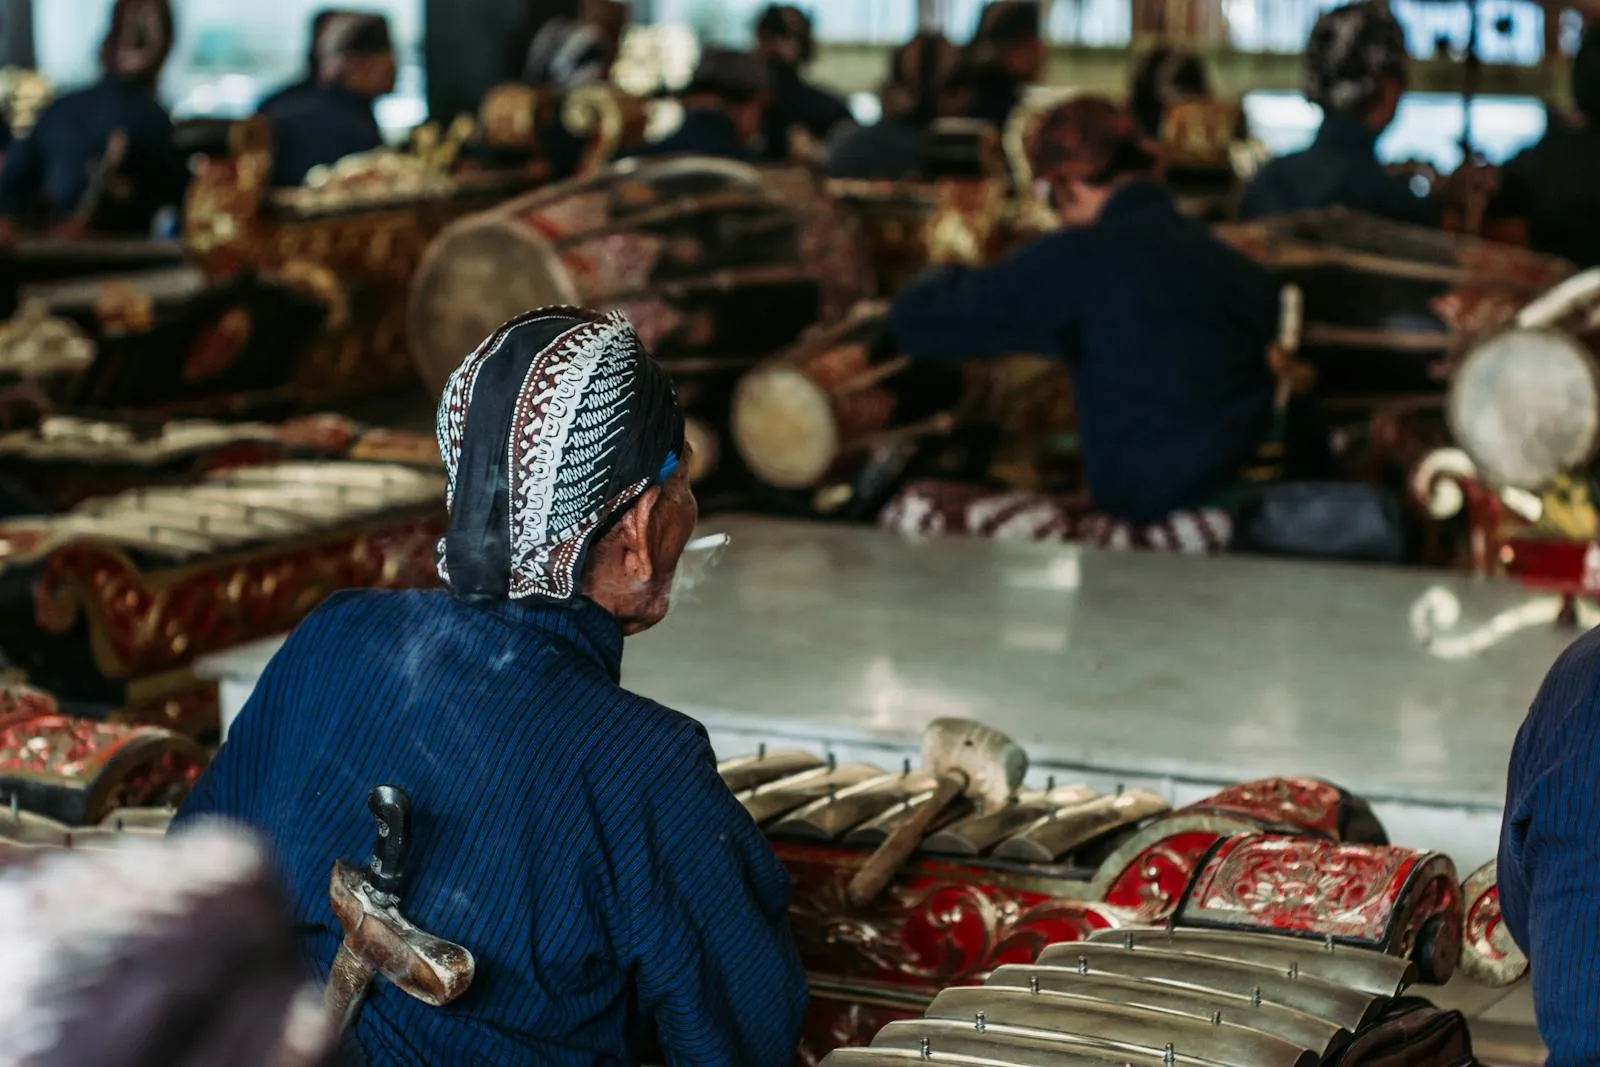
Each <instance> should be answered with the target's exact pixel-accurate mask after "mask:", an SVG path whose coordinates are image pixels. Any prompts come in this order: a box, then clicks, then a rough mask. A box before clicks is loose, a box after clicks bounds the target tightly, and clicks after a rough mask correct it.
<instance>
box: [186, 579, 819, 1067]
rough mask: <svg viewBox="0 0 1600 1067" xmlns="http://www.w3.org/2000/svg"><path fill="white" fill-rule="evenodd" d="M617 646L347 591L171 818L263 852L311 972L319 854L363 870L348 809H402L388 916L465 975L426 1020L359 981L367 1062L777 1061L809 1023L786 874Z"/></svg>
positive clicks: (539, 626)
mask: <svg viewBox="0 0 1600 1067" xmlns="http://www.w3.org/2000/svg"><path fill="white" fill-rule="evenodd" d="M621 663H622V632H621V629H620V628H619V626H618V625H617V623H616V621H615V620H614V619H613V618H612V617H611V616H610V615H608V614H606V613H605V612H604V611H602V610H601V609H600V608H598V607H596V606H595V605H594V604H593V603H591V602H589V601H587V600H580V601H578V602H576V603H575V604H574V605H573V606H571V607H528V606H524V605H519V604H515V603H511V602H501V603H494V604H481V605H480V604H472V603H468V602H466V601H464V600H461V599H459V598H457V597H454V596H452V595H450V594H449V593H448V592H445V591H442V590H432V591H412V592H358V593H342V594H338V595H336V596H334V597H333V598H331V599H329V600H328V601H327V602H326V603H325V604H324V605H323V606H322V607H321V608H319V609H318V610H317V611H316V612H314V613H313V614H312V615H311V616H310V617H309V618H308V619H306V621H305V622H304V623H302V624H301V625H300V627H299V628H298V629H296V630H295V632H294V633H293V634H292V635H291V636H290V638H289V640H288V643H287V644H285V645H284V647H283V649H282V651H280V652H279V653H278V655H277V656H276V657H275V658H274V659H273V661H272V663H271V664H270V665H269V666H268V667H267V670H266V672H265V674H263V675H262V677H261V680H260V683H259V684H258V685H257V688H256V691H255V693H254V695H253V696H252V697H251V699H250V702H249V704H248V705H247V706H246V707H245V709H244V711H243V713H242V714H241V715H240V717H239V719H238V721H237V722H236V723H235V724H234V726H233V728H232V730H231V731H230V734H229V739H228V742H227V744H226V745H224V746H223V748H222V750H221V752H220V753H219V754H218V757H217V760H216V762H215V763H214V764H213V765H212V768H211V770H210V772H209V773H208V774H207V775H206V776H205V778H204V779H202V781H201V782H200V784H199V786H198V788H197V789H196V790H195V792H194V794H193V795H192V796H191V797H190V799H189V801H188V803H187V804H185V806H184V808H183V811H182V812H181V813H180V815H179V822H182V821H183V820H185V819H189V818H192V817H195V816H198V815H203V814H219V815H223V816H228V817H232V818H236V819H240V820H243V821H244V822H246V823H249V824H251V825H254V826H256V827H259V828H261V829H262V830H264V831H265V832H266V833H267V834H268V835H269V836H270V837H271V838H272V840H273V843H274V845H275V848H276V851H277V855H278V860H279V862H280V864H281V867H282V870H283V875H284V878H285V881H286V883H287V885H288V887H289V890H290V895H291V899H292V901H293V906H294V912H295V920H296V923H297V925H298V926H299V928H300V930H301V934H302V945H303V946H304V948H305V949H306V950H307V953H308V955H309V957H310V959H311V961H312V963H313V965H314V967H315V969H316V970H317V972H318V973H319V975H321V976H326V974H327V972H328V969H329V967H330V966H331V962H332V960H333V957H334V954H335V951H336V950H337V948H338V944H339V941H340V939H341V937H342V932H341V931H340V930H339V928H338V925H337V922H336V921H335V919H334V918H333V914H332V910H331V908H330V906H329V903H328V876H329V872H330V869H331V867H332V864H333V861H334V860H335V859H337V858H341V857H342V858H345V859H349V860H354V861H365V859H366V857H367V855H368V854H369V853H370V851H371V848H372V843H373V835H374V823H373V820H372V817H371V815H370V814H368V812H367V808H366V796H367V793H368V791H369V790H371V789H372V787H373V786H376V785H380V784H387V785H395V786H399V787H400V788H401V789H403V790H405V791H406V792H407V793H408V794H409V795H410V797H411V801H412V806H413V815H412V819H413V847H412V851H411V856H410V864H409V879H408V880H409V885H408V888H407V891H406V896H405V899H404V902H403V903H402V906H401V907H402V910H403V911H404V912H405V913H406V915H407V916H408V917H409V918H410V919H412V920H413V921H414V922H416V923H417V924H418V925H419V926H420V927H422V928H423V929H425V930H427V931H428V932H430V933H433V934H436V935H438V936H440V937H444V938H446V939H448V940H451V941H455V942H457V943H459V944H462V945H464V946H466V947H467V948H468V949H470V950H471V951H472V952H473V954H474V955H475V956H476V957H477V961H478V970H477V977H476V980H475V981H474V983H473V986H472V988H471V989H470V990H469V991H468V992H467V994H466V995H465V996H464V997H463V998H462V999H461V1000H460V1001H458V1002H457V1003H456V1004H453V1005H450V1006H448V1007H446V1008H443V1009H435V1008H429V1007H427V1006H426V1005H424V1004H422V1003H421V1002H420V1001H417V1000H414V999H411V998H410V997H408V996H406V995H405V994H403V993H402V992H400V991H399V990H397V989H395V988H393V987H391V986H389V985H388V984H387V983H385V982H382V981H378V982H375V983H374V984H373V988H372V992H371V994H370V995H369V997H368V1000H367V1002H366V1004H365V1006H364V1007H363V1008H362V1010H361V1014H360V1015H359V1017H358V1018H357V1020H356V1026H355V1037H356V1039H357V1042H358V1044H359V1045H360V1050H361V1051H362V1052H363V1053H364V1054H365V1059H366V1060H367V1062H368V1063H370V1064H373V1065H374V1067H389V1065H396V1067H398V1065H417V1067H422V1065H428V1067H437V1065H444V1064H450V1065H462V1067H467V1065H477V1064H482V1065H490V1064H493V1065H495V1067H507V1065H519V1064H586V1065H587V1064H623V1063H633V1062H637V1060H638V1058H639V1056H640V1050H641V1048H643V1047H646V1045H647V1042H648V1041H650V1040H651V1039H654V1040H656V1041H659V1045H660V1048H661V1050H662V1052H664V1053H665V1055H666V1058H667V1060H668V1062H670V1063H672V1064H674V1065H677V1064H739V1065H753V1067H760V1065H771V1067H788V1064H790V1063H791V1062H792V1058H793V1054H794V1047H795V1044H796V1041H797V1038H798V1035H799V1030H800V1021H801V1017H802V1015H803V1013H804V1010H805V1002H806V985H805V975H804V973H803V971H802V970H801V967H800V962H799V958H798V956H797V954H796V951H795V948H794V944H793V941H792V939H791V937H790V933H789V927H788V919H787V906H788V895H789V881H788V876H787V875H786V873H785V872H784V870H783V868H782V866H781V865H780V864H779V863H778V861H777V860H776V858H775V857H774V856H773V854H772V851H771V849H770V848H769V847H768V845H767V843H766V841H765V840H764V839H763V837H762V836H761V834H760V832H759V831H758V830H757V828H756V826H755V825H754V823H753V822H752V821H751V819H750V817H749V815H748V814H747V813H746V812H745V811H744V809H743V808H741V807H740V806H739V804H738V803H737V802H736V801H735V800H734V798H733V796H732V794H730V793H729V792H728V790H727V788H726V786H724V785H723V783H722V780H721V779H720V778H719V777H718V776H717V773H716V766H715V764H714V762H713V759H712V755H711V749H710V746H709V744H708V742H707V740H706V735H705V731H704V730H703V729H702V728H701V727H700V725H699V724H698V723H696V722H694V721H693V720H691V719H689V718H686V717H685V716H683V715H680V714H678V713H676V712H674V711H670V710H668V709H666V708H663V707H661V706H659V705H657V704H654V703H652V702H650V701H648V700H645V699H642V698H640V697H638V696H635V695H633V694H631V693H628V692H626V691H624V690H623V689H622V688H620V687H619V685H618V678H619V672H620V669H621Z"/></svg>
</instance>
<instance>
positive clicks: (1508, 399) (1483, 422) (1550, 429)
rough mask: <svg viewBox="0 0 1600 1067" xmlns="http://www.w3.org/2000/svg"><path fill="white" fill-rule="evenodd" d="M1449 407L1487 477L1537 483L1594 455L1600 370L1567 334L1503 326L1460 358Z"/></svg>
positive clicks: (1458, 434) (1532, 486) (1599, 430)
mask: <svg viewBox="0 0 1600 1067" xmlns="http://www.w3.org/2000/svg"><path fill="white" fill-rule="evenodd" d="M1448 414H1449V419H1450V430H1451V432H1452V433H1453V434H1454V435H1455V439H1456V443H1457V444H1459V445H1460V446H1461V447H1462V448H1463V449H1465V450H1466V452H1467V454H1468V455H1469V456H1471V457H1472V459H1473V462H1475V463H1476V464H1477V465H1478V469H1479V470H1480V471H1481V472H1482V473H1483V475H1484V477H1485V478H1486V479H1487V480H1488V482H1489V483H1490V484H1492V485H1496V486H1514V487H1517V488H1521V489H1529V490H1535V491H1536V490H1540V489H1543V488H1545V487H1546V486H1547V485H1549V484H1550V483H1551V481H1553V480H1554V479H1555V478H1556V476H1557V475H1560V474H1563V473H1566V472H1568V471H1572V470H1574V469H1576V468H1578V467H1581V466H1583V465H1584V464H1586V463H1587V462H1588V461H1589V460H1590V459H1592V458H1594V454H1595V446H1596V444H1597V443H1600V370H1597V368H1596V364H1595V360H1594V357H1593V356H1592V355H1591V354H1590V353H1589V350H1588V349H1587V348H1586V347H1584V345H1583V344H1582V343H1581V342H1580V341H1579V340H1578V339H1577V338H1575V337H1573V336H1571V335H1570V334H1566V333H1561V332H1559V331H1556V330H1544V329H1515V330H1507V331H1506V332H1505V333H1502V334H1499V335H1498V336H1496V337H1494V338H1492V339H1490V340H1489V341H1486V342H1484V343H1483V344H1482V345H1480V346H1478V347H1477V348H1476V349H1474V350H1473V351H1472V352H1471V354H1469V355H1468V356H1467V358H1466V359H1465V360H1464V361H1463V362H1462V364H1461V368H1460V369H1459V370H1458V371H1457V372H1456V376H1455V379H1454V380H1453V381H1452V382H1451V384H1450V398H1449V410H1448Z"/></svg>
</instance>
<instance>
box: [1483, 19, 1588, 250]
mask: <svg viewBox="0 0 1600 1067" xmlns="http://www.w3.org/2000/svg"><path fill="white" fill-rule="evenodd" d="M1572 99H1573V103H1574V104H1575V105H1576V107H1577V114H1576V115H1575V116H1572V117H1571V118H1562V117H1552V121H1551V124H1550V126H1549V127H1548V129H1547V130H1546V132H1545V135H1544V137H1543V138H1542V139H1541V140H1540V141H1539V143H1538V144H1535V145H1534V146H1533V147H1531V148H1529V149H1527V150H1526V151H1523V152H1521V153H1519V154H1518V155H1517V156H1516V157H1515V158H1513V159H1512V160H1511V161H1510V162H1509V163H1507V164H1506V165H1505V167H1504V169H1503V170H1502V172H1501V176H1500V190H1499V193H1498V195H1497V196H1496V197H1495V199H1494V201H1493V203H1492V204H1491V205H1490V214H1491V216H1494V217H1498V218H1508V219H1519V220H1521V221H1522V223H1523V225H1524V226H1525V227H1526V229H1527V238H1528V243H1529V244H1530V245H1531V246H1532V247H1533V248H1535V249H1537V250H1539V251H1540V252H1547V253H1549V254H1551V255H1557V256H1561V257H1563V258H1565V259H1570V260H1572V261H1573V262H1574V263H1576V264H1578V265H1579V266H1580V267H1600V28H1590V29H1589V30H1588V31H1587V32H1585V33H1584V35H1583V43H1582V44H1581V45H1580V46H1579V48H1578V54H1577V55H1576V56H1575V57H1574V58H1573V61H1572Z"/></svg>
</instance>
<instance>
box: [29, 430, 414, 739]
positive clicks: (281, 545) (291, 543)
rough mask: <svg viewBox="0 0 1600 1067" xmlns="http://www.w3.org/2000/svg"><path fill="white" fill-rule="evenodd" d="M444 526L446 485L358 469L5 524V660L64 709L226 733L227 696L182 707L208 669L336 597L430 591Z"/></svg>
mask: <svg viewBox="0 0 1600 1067" xmlns="http://www.w3.org/2000/svg"><path fill="white" fill-rule="evenodd" d="M444 526H445V510H444V478H443V475H442V474H441V473H439V472H437V471H428V470H419V469H416V468H413V467H405V466H401V465H398V464H393V463H365V462H352V461H337V462H298V463H295V462H291V463H279V464H270V465H264V466H254V467H238V468H233V469H224V470H220V471H216V472H213V473H211V474H210V475H208V476H207V477H205V478H204V479H202V480H201V481H199V482H198V483H196V484H193V485H180V486H155V487H150V488H144V489H135V490H130V491H127V492H124V493H122V494H119V495H117V496H113V497H107V498H99V499H92V500H87V501H84V502H83V503H81V504H79V505H77V506H76V507H74V508H73V509H72V510H70V511H67V512H64V513H62V514H58V515H48V516H37V517H28V518H21V519H15V520H11V521H7V522H0V648H3V649H4V651H5V653H6V655H7V656H8V657H9V658H10V659H11V661H12V662H13V663H14V664H15V665H16V666H18V667H19V668H21V669H23V670H25V671H26V672H27V673H28V676H29V678H30V680H32V681H34V682H35V683H36V684H40V685H43V686H46V687H48V688H49V689H50V690H51V691H53V692H54V693H55V694H56V695H57V696H59V697H61V698H63V699H70V700H72V701H74V702H79V703H81V704H83V705H85V706H88V707H95V708H98V709H100V710H101V711H102V712H104V711H109V710H113V709H123V711H124V713H126V714H135V710H134V709H137V708H138V707H149V708H151V709H152V711H151V712H150V713H151V714H156V715H158V716H159V717H160V721H162V722H164V723H166V722H171V723H180V724H182V725H183V727H184V728H185V729H187V730H192V731H193V732H197V733H214V732H215V731H216V729H217V728H218V722H217V711H216V705H215V691H214V689H210V688H209V687H207V688H208V690H209V693H210V698H209V699H210V703H209V705H208V706H201V707H199V708H197V709H194V711H193V714H192V715H191V714H190V713H189V712H187V711H185V708H184V707H183V699H185V698H182V697H180V696H177V695H174V694H180V693H192V692H193V689H194V682H193V679H192V677H190V676H189V674H188V667H189V665H190V664H191V663H192V662H193V660H194V659H195V658H196V657H198V656H202V655H205V654H206V653H209V652H214V651H217V650H220V649H223V648H228V647H231V646H233V645H237V644H240V643H243V642H246V641H251V640H256V639H260V638H264V637H269V636H272V635H274V634H278V633H282V632H283V631H285V630H288V629H290V628H292V627H293V626H294V625H295V623H297V622H299V621H300V619H301V618H303V617H304V616H305V614H306V613H307V612H309V611H310V610H311V609H312V608H313V607H315V606H316V605H317V604H318V603H319V602H320V601H321V600H322V599H323V598H324V597H325V596H327V595H328V594H329V593H332V592H334V591H335V590H338V589H344V588H350V587H360V586H374V587H385V588H403V587H413V586H419V585H431V584H433V582H434V581H435V580H436V576H435V573H434V565H433V546H434V543H435V542H436V540H437V539H438V537H439V536H440V535H441V534H442V533H443V532H444ZM175 702H176V703H175ZM135 717H137V715H135Z"/></svg>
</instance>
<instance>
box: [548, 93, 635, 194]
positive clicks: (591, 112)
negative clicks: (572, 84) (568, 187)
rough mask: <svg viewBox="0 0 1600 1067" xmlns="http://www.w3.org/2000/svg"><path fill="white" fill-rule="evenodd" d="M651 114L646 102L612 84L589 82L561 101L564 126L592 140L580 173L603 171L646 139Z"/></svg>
mask: <svg viewBox="0 0 1600 1067" xmlns="http://www.w3.org/2000/svg"><path fill="white" fill-rule="evenodd" d="M647 119H648V115H647V113H646V110H645V105H644V101H643V100H640V99H638V98H636V97H632V96H629V95H628V94H626V93H624V92H622V90H620V89H618V88H616V87H615V86H611V85H585V86H582V87H581V88H578V89H574V90H573V91H572V92H570V93H568V94H567V96H566V99H565V100H563V101H562V104H561V125H562V126H564V127H566V129H567V131H568V132H569V133H572V134H574V135H576V136H578V137H586V138H588V140H589V147H588V150H587V151H585V152H584V156H583V162H582V163H581V164H580V165H579V167H578V173H580V174H588V173H591V172H593V171H596V170H599V169H600V168H601V167H604V166H605V165H606V164H607V163H610V162H611V161H612V160H614V159H615V158H616V157H617V153H618V152H620V151H621V150H622V149H624V148H627V147H631V146H633V145H635V144H637V143H639V142H640V141H641V140H643V139H644V129H645V124H646V121H647Z"/></svg>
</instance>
